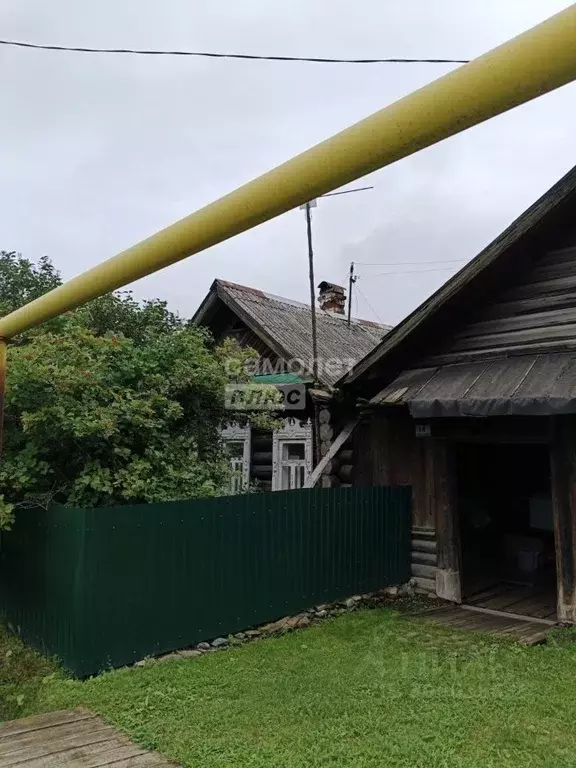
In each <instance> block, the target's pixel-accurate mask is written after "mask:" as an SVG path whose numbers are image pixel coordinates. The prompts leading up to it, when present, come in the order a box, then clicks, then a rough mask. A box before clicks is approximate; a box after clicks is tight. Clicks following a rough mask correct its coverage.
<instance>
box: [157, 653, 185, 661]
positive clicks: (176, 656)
mask: <svg viewBox="0 0 576 768" xmlns="http://www.w3.org/2000/svg"><path fill="white" fill-rule="evenodd" d="M181 658H182V656H181V655H180V652H179V651H175V652H174V653H165V654H164V655H163V656H159V657H158V658H157V659H156V661H175V660H176V659H181Z"/></svg>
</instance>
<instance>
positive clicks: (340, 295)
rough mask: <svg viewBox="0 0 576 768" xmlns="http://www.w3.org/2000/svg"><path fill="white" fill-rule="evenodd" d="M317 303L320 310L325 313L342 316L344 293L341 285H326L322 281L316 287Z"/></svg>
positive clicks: (344, 303)
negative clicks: (317, 291)
mask: <svg viewBox="0 0 576 768" xmlns="http://www.w3.org/2000/svg"><path fill="white" fill-rule="evenodd" d="M318 288H319V293H318V303H319V304H320V309H323V310H324V311H325V312H336V314H338V315H343V314H344V312H345V309H346V291H345V290H344V288H342V286H341V285H334V283H327V282H326V280H323V281H322V282H321V283H320V285H319V286H318Z"/></svg>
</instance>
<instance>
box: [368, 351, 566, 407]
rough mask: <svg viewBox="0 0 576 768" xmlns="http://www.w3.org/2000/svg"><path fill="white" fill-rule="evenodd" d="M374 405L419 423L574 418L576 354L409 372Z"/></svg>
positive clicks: (387, 389) (533, 356)
mask: <svg viewBox="0 0 576 768" xmlns="http://www.w3.org/2000/svg"><path fill="white" fill-rule="evenodd" d="M371 402H372V403H373V404H374V405H407V406H408V408H409V410H410V413H411V415H412V416H413V417H414V418H417V419H430V418H447V417H463V416H464V417H465V416H467V417H486V416H552V415H556V414H568V413H576V352H571V353H555V354H535V355H519V356H516V357H509V358H505V359H500V360H491V361H490V360H488V361H482V362H473V363H458V364H455V365H446V366H442V367H431V368H418V369H412V370H406V371H403V372H402V373H401V374H400V375H399V376H398V377H397V378H396V379H395V380H394V381H393V382H391V383H390V384H389V385H388V386H387V387H386V388H385V389H383V390H382V391H381V392H380V393H379V394H378V395H376V396H375V397H374V398H373V399H372V401H371Z"/></svg>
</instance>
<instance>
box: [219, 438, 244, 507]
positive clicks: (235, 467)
mask: <svg viewBox="0 0 576 768" xmlns="http://www.w3.org/2000/svg"><path fill="white" fill-rule="evenodd" d="M221 434H222V438H223V440H224V442H225V444H226V452H227V454H228V457H229V461H230V467H231V469H232V472H231V476H230V489H229V490H230V493H231V494H235V493H242V491H245V490H246V489H247V488H248V485H249V483H250V443H251V430H250V427H249V426H248V427H239V426H238V425H236V424H229V425H228V426H227V427H225V428H224V429H223V430H222V433H221Z"/></svg>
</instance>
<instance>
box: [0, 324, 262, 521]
mask: <svg viewBox="0 0 576 768" xmlns="http://www.w3.org/2000/svg"><path fill="white" fill-rule="evenodd" d="M232 352H233V350H232V348H231V347H230V346H229V347H228V348H227V351H226V355H227V357H228V359H229V356H230V354H232ZM237 352H238V354H239V355H240V356H243V355H246V354H247V353H246V352H245V351H241V350H239V348H238V349H237ZM228 381H229V377H228V375H227V373H226V366H225V365H223V363H222V359H221V356H220V354H213V353H212V352H211V351H210V349H209V348H208V345H207V343H206V334H205V333H204V332H203V331H201V330H200V329H197V328H184V329H179V330H176V331H174V332H173V333H172V334H170V335H159V336H156V337H153V338H151V339H150V340H149V341H148V342H147V343H146V344H141V343H137V342H135V341H133V340H132V339H126V338H124V337H117V336H112V335H109V336H105V337H102V336H96V335H95V334H94V333H93V332H92V331H89V330H87V329H85V328H82V327H80V326H76V327H73V326H70V327H69V328H68V329H67V332H66V334H65V335H63V336H60V335H56V334H53V333H46V334H42V335H38V336H36V337H35V338H33V339H31V340H30V341H29V342H28V343H27V344H26V345H24V346H21V347H16V348H13V349H12V350H11V354H10V366H9V373H8V386H7V392H6V411H5V428H4V458H3V461H2V463H1V464H0V490H1V491H2V492H3V494H4V498H5V499H6V500H8V501H9V502H10V503H11V504H15V503H16V504H42V505H47V504H48V503H50V502H52V501H55V502H60V503H64V504H68V505H71V506H82V507H94V506H111V505H119V504H126V503H138V502H151V501H170V500H176V499H186V498H193V497H202V496H214V495H218V494H221V493H222V492H223V491H224V488H225V487H226V485H227V481H228V468H227V465H226V461H225V456H224V452H223V450H222V445H221V441H220V437H219V429H220V425H221V423H222V421H223V420H224V419H225V417H226V412H225V410H224V407H225V398H224V393H225V387H226V385H227V383H228ZM8 511H9V510H8Z"/></svg>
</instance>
